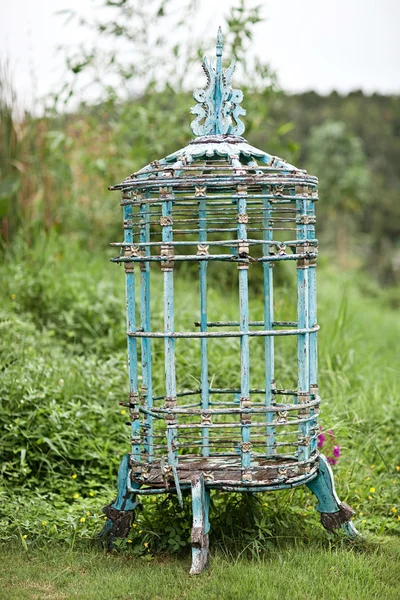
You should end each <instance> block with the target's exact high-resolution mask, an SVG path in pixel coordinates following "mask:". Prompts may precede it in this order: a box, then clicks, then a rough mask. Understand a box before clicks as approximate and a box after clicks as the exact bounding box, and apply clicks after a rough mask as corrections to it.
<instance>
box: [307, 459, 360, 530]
mask: <svg viewBox="0 0 400 600" xmlns="http://www.w3.org/2000/svg"><path fill="white" fill-rule="evenodd" d="M306 485H307V487H308V488H309V489H310V490H311V491H312V492H313V494H315V496H316V497H317V500H318V504H317V506H316V507H315V508H316V510H317V511H318V512H319V513H320V515H321V523H322V525H323V526H324V527H325V529H327V530H328V531H331V532H333V531H334V530H335V529H339V528H340V527H341V528H342V529H343V531H344V532H345V533H346V535H347V536H348V537H350V538H355V537H357V535H358V531H357V529H356V528H355V527H354V525H353V523H352V521H351V517H352V516H353V515H354V514H355V513H354V510H353V509H352V508H350V506H348V505H347V504H345V503H344V502H340V500H339V498H338V496H337V494H336V490H335V482H334V480H333V473H332V469H331V467H330V465H329V463H328V461H327V460H326V458H325V456H324V455H322V454H321V455H320V457H319V472H318V476H317V477H316V478H315V479H313V480H312V481H310V482H309V483H307V484H306Z"/></svg>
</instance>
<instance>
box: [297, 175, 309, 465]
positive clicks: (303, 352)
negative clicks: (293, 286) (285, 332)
mask: <svg viewBox="0 0 400 600" xmlns="http://www.w3.org/2000/svg"><path fill="white" fill-rule="evenodd" d="M295 194H296V221H297V227H296V232H297V239H298V240H305V239H307V204H308V202H307V200H304V199H303V197H304V194H305V186H298V187H296V189H295ZM297 195H299V196H301V198H299V197H297ZM298 252H304V247H302V246H299V247H298ZM308 291H309V288H308V260H305V259H301V260H298V261H297V321H298V327H299V329H306V328H308V327H309V301H308ZM297 363H298V386H297V387H298V390H297V401H298V402H299V403H302V402H306V401H307V400H308V399H309V397H310V362H309V334H308V333H301V334H298V338H297ZM301 415H303V411H302V410H299V416H301ZM298 431H299V445H298V458H299V460H300V461H303V460H308V458H309V449H310V447H309V443H307V439H308V437H309V424H308V422H307V423H300V424H299V429H298Z"/></svg>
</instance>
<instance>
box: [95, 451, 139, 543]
mask: <svg viewBox="0 0 400 600" xmlns="http://www.w3.org/2000/svg"><path fill="white" fill-rule="evenodd" d="M129 459H130V455H129V454H125V456H124V457H123V458H122V460H121V464H120V466H119V469H118V495H117V498H116V500H115V501H114V502H111V504H107V505H106V506H104V507H103V509H102V511H103V513H104V514H105V515H106V517H107V521H106V522H105V524H104V526H103V529H102V530H101V531H100V532H99V533H98V534H97V535H96V536H95V539H97V540H100V541H104V542H105V543H106V545H107V548H108V549H111V548H112V547H113V545H114V543H115V540H116V539H117V538H125V537H127V536H128V535H129V531H130V528H131V525H132V522H133V520H134V516H135V509H136V507H137V505H138V502H136V495H135V493H134V492H131V491H128V489H127V485H128V482H129V471H130V466H129ZM137 487H138V488H139V485H137Z"/></svg>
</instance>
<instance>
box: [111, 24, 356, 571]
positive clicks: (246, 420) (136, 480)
mask: <svg viewBox="0 0 400 600" xmlns="http://www.w3.org/2000/svg"><path fill="white" fill-rule="evenodd" d="M216 54H217V60H216V63H215V65H213V64H211V63H210V62H209V61H208V60H207V59H204V64H203V68H204V70H205V72H206V74H207V87H206V89H204V90H195V92H194V97H195V99H196V100H197V101H198V104H197V105H196V106H195V107H194V108H192V109H191V112H192V113H193V114H195V115H197V116H196V118H195V120H194V121H193V122H192V131H193V133H194V134H195V135H196V136H197V137H195V138H194V139H193V140H192V141H191V142H190V143H189V144H188V145H187V146H186V147H185V148H183V149H182V150H179V151H178V152H175V153H173V154H171V155H169V156H167V157H166V158H164V159H162V160H156V161H154V162H152V163H151V164H150V165H148V166H146V167H144V168H143V169H141V170H140V171H138V172H136V173H133V174H132V175H131V176H129V177H128V178H127V179H125V180H124V181H123V182H122V183H121V184H119V185H115V186H113V187H112V188H110V189H113V190H120V191H121V193H122V206H123V212H124V225H123V226H124V241H123V242H118V243H113V244H112V245H113V246H116V247H119V248H120V256H118V257H116V258H114V259H112V260H113V261H114V262H117V263H123V264H124V267H125V273H126V298H127V327H128V331H127V335H128V363H129V384H130V393H129V400H128V401H127V402H126V403H124V405H126V406H127V407H128V408H129V414H130V422H131V445H132V447H131V452H130V453H129V454H127V455H126V456H125V457H124V459H123V460H122V463H121V466H120V471H119V489H118V496H117V500H116V501H115V502H114V503H112V504H111V505H108V506H107V507H105V509H104V510H105V513H106V515H107V517H108V520H107V523H106V526H105V528H104V530H103V534H107V535H108V536H110V537H111V540H112V538H113V537H115V536H125V535H127V533H128V531H129V526H130V523H131V521H132V518H133V516H134V509H135V507H136V503H137V496H138V495H140V494H152V493H165V492H171V493H176V494H177V495H178V498H179V500H180V502H182V490H184V489H186V488H189V489H191V490H192V498H193V513H194V528H193V535H192V545H193V565H192V571H191V572H192V573H197V572H200V571H201V570H202V569H203V568H204V567H205V566H206V564H207V562H208V536H207V534H208V528H209V523H208V505H209V493H210V490H211V489H220V490H224V491H242V492H259V491H260V492H262V491H268V490H274V489H284V488H289V487H295V486H298V485H301V484H303V483H306V484H307V485H308V486H309V487H310V489H311V490H312V491H313V492H314V493H315V494H316V495H317V497H318V500H319V504H318V505H317V510H319V512H320V513H321V520H322V523H323V525H324V526H325V527H327V528H328V529H334V528H336V527H339V526H341V525H343V526H344V528H345V530H346V531H347V533H348V534H349V535H355V534H356V532H355V529H354V527H353V525H352V523H351V521H350V518H351V515H352V514H353V511H352V510H351V509H350V508H349V507H347V506H346V505H345V504H343V503H340V501H339V500H338V498H337V496H336V494H335V490H334V485H333V479H332V472H331V470H330V467H329V465H328V464H327V461H326V460H325V458H324V457H322V456H320V455H319V453H318V447H317V436H318V422H317V418H318V413H319V404H320V398H319V394H318V383H317V331H318V325H317V314H316V258H317V253H318V247H317V240H316V238H315V212H314V206H315V202H316V201H317V200H318V191H317V178H316V177H313V176H311V175H308V174H307V172H306V171H304V170H300V169H297V168H296V167H294V166H292V165H290V164H288V163H287V162H285V161H284V160H281V159H279V158H277V157H274V156H271V155H269V154H267V153H265V152H263V151H261V150H258V149H257V148H254V147H253V146H251V145H250V144H249V143H248V142H247V141H246V140H245V139H244V138H243V137H241V134H242V133H243V131H244V125H243V123H242V121H241V119H240V117H241V115H244V114H245V111H244V109H243V108H242V107H241V106H240V102H241V100H242V98H243V94H242V92H241V91H240V90H235V89H232V88H231V87H230V81H231V77H232V74H233V69H234V62H232V64H231V65H230V67H229V68H227V69H223V68H222V36H221V31H220V30H219V32H218V38H217V53H216ZM282 262H288V263H290V265H291V266H292V268H293V272H295V273H296V282H297V286H296V288H297V291H296V292H294V293H293V310H292V311H291V313H290V314H288V315H283V317H284V318H285V319H286V320H278V319H277V316H276V314H275V313H276V311H275V310H274V296H275V297H276V293H277V291H276V290H275V294H274V286H273V281H274V270H275V268H276V267H278V265H280V266H282V265H281V263H282ZM183 269H185V270H186V271H191V278H190V279H189V281H190V282H191V283H190V285H191V286H195V285H196V286H197V287H198V305H197V307H189V308H193V311H190V310H188V307H185V289H184V288H183V287H182V286H181V287H180V289H179V292H178V291H177V290H176V285H175V286H174V282H175V283H176V281H177V280H179V278H180V276H181V273H182V271H183ZM151 270H161V271H162V277H163V296H162V298H158V299H157V300H158V302H159V304H158V305H157V306H158V311H157V314H155V315H153V314H151V311H150V298H151V293H152V290H151V285H150V272H151ZM221 274H223V277H224V279H225V280H226V279H227V278H229V280H230V287H235V289H236V290H237V291H236V297H237V314H236V315H233V318H232V319H230V320H227V319H226V317H224V315H218V314H216V310H217V308H218V307H221V306H223V302H219V303H216V305H215V303H213V302H212V301H211V300H210V289H212V290H213V292H214V291H218V290H219V289H220V286H219V285H218V278H219V277H220V276H221ZM186 281H187V279H186ZM210 281H211V283H210ZM253 282H254V285H258V286H260V282H261V285H262V295H261V294H258V295H257V296H256V297H255V304H256V306H255V307H254V302H253V304H252V294H251V291H252V289H253V287H254V285H253ZM249 284H250V285H249ZM188 285H189V284H188ZM137 288H138V290H137ZM278 291H279V290H278ZM220 293H221V295H222V296H223V294H224V293H225V294H226V293H227V292H226V291H223V289H222V290H220ZM229 293H230V292H229ZM261 305H262V306H261ZM249 307H250V310H249ZM176 308H178V310H179V311H180V312H179V315H181V313H183V316H182V317H181V318H179V319H176V318H175V314H174V313H175V309H176ZM182 308H184V309H185V310H182ZM161 310H162V313H163V318H162V319H161V318H160V317H159V312H161ZM191 312H192V314H191V315H190V317H187V315H188V314H190V313H191ZM253 312H254V313H255V314H256V318H254V317H252V313H253ZM192 315H193V316H192ZM210 315H211V316H210ZM281 318H282V315H280V316H279V319H281ZM177 320H178V321H179V324H180V325H181V326H180V327H179V328H177V327H176V326H175V323H176V321H177ZM193 344H195V345H196V346H197V350H198V365H197V364H195V365H191V367H193V372H194V373H195V376H194V379H196V380H197V381H198V383H197V381H196V384H195V385H194V386H193V387H191V388H189V387H188V385H187V378H185V376H182V373H184V372H185V369H187V364H186V361H184V365H183V371H182V368H181V366H180V359H179V356H181V355H182V353H184V352H185V348H186V347H187V348H189V345H190V347H191V348H192V347H193ZM281 344H282V345H283V344H289V345H290V351H289V352H288V351H286V355H288V356H289V357H291V359H292V360H291V363H290V360H289V363H288V364H287V365H286V368H285V374H286V380H287V382H288V385H282V384H281V385H280V386H279V383H281V382H282V381H283V380H284V379H285V378H284V377H283V376H282V373H281V376H280V378H279V379H277V381H278V386H277V385H276V383H275V379H276V376H275V375H276V365H275V358H274V357H275V353H279V352H280V348H281V346H280V345H281ZM178 349H179V351H178ZM211 350H212V351H213V352H211ZM215 352H220V353H221V355H222V354H223V355H224V356H226V355H229V357H230V360H231V362H232V365H233V368H232V369H229V371H227V372H224V371H223V370H222V372H219V371H218V369H214V366H213V363H211V362H210V356H211V354H212V355H213V356H215ZM193 355H194V356H197V355H196V354H195V353H194V354H193ZM286 355H285V356H286ZM160 360H163V362H164V374H165V377H164V380H163V381H162V382H160V381H159V377H157V378H155V377H154V364H155V362H156V361H157V364H158V363H159V361H160ZM254 366H256V367H257V368H253V367H254ZM157 372H159V367H158V369H157ZM194 379H193V380H194ZM286 380H285V381H286ZM182 381H183V382H184V385H183V384H182Z"/></svg>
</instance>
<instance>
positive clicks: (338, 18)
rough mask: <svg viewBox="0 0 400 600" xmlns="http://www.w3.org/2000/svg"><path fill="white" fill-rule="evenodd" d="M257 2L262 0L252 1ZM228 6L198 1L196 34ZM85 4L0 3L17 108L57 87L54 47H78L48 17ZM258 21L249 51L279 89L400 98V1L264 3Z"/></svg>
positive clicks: (76, 36) (84, 8)
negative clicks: (273, 75)
mask: <svg viewBox="0 0 400 600" xmlns="http://www.w3.org/2000/svg"><path fill="white" fill-rule="evenodd" d="M259 1H260V3H263V2H262V0H259ZM231 4H232V0H219V1H217V0H200V1H199V7H200V9H199V18H198V19H197V20H196V24H195V28H196V30H197V32H198V33H201V32H202V31H203V30H206V31H210V29H209V27H211V28H214V29H215V31H216V30H217V27H218V25H219V24H220V23H221V22H222V18H221V15H223V14H224V13H226V12H227V11H228V9H229V6H230V5H231ZM95 6H96V3H95V2H94V1H93V0H0V7H1V15H0V16H1V19H0V54H1V56H2V57H3V58H4V57H8V58H9V61H10V64H11V68H12V72H13V76H14V83H15V86H16V88H17V91H18V93H19V96H20V100H23V101H24V103H25V104H29V102H30V98H31V94H32V81H33V78H32V73H34V74H35V78H36V81H37V84H36V85H37V93H38V94H39V95H43V94H46V93H48V92H49V91H51V90H52V88H53V87H54V86H55V85H56V84H57V85H58V83H59V82H60V79H61V78H62V74H63V59H62V57H61V55H58V53H57V52H56V48H57V46H58V45H59V44H67V45H68V44H71V45H76V44H78V43H79V42H82V41H84V40H83V39H82V36H84V35H85V34H84V30H82V29H79V28H76V27H75V26H74V27H71V26H69V27H66V26H64V25H63V18H62V17H60V16H57V15H56V14H55V13H56V12H57V11H58V10H61V9H64V8H73V9H76V10H79V11H80V12H82V13H84V14H90V13H91V12H93V11H94V10H95ZM264 15H265V17H266V19H267V20H266V22H265V23H263V24H262V25H260V26H259V29H258V31H257V35H256V39H255V41H254V49H255V51H256V52H257V53H258V54H259V55H260V56H263V57H264V58H266V59H267V60H268V61H269V62H270V63H271V65H272V67H273V68H274V69H275V70H276V71H277V73H278V76H279V81H280V84H281V86H282V87H283V89H285V90H287V91H292V92H297V91H303V90H310V89H314V90H316V91H319V92H321V93H328V92H330V91H331V90H333V89H336V90H338V91H339V92H348V91H350V90H353V89H360V88H361V89H363V90H364V91H365V92H367V93H372V92H375V91H377V92H382V93H400V68H399V58H400V35H399V25H400V0H285V1H279V0H271V1H270V0H267V1H265V2H264Z"/></svg>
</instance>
